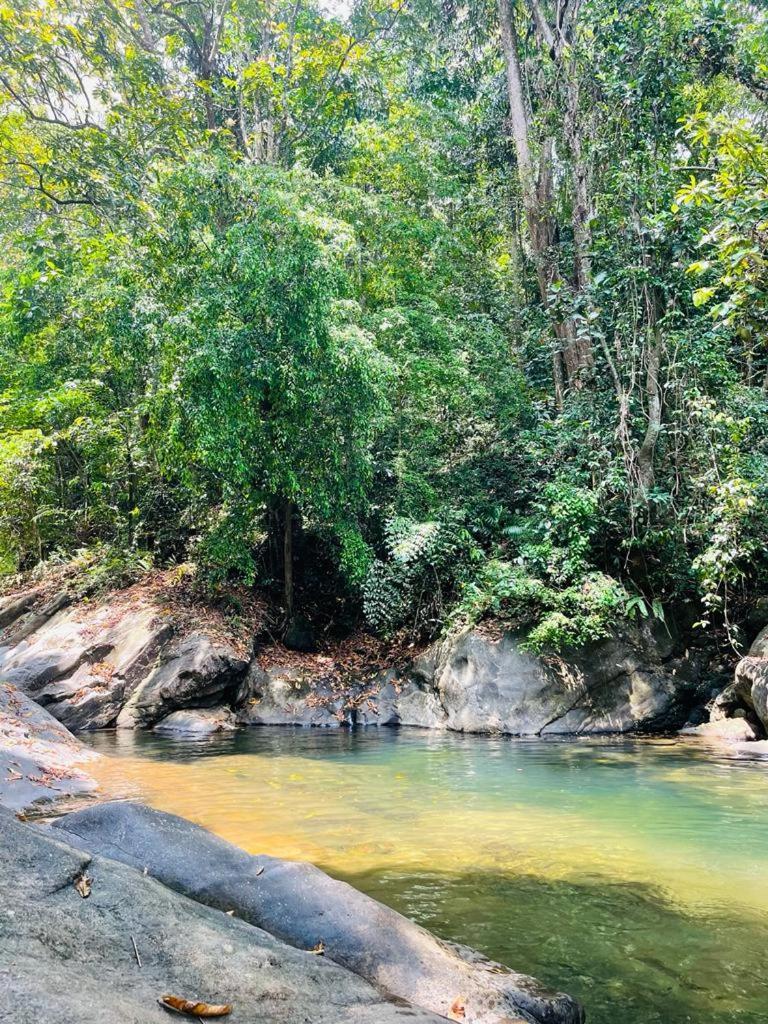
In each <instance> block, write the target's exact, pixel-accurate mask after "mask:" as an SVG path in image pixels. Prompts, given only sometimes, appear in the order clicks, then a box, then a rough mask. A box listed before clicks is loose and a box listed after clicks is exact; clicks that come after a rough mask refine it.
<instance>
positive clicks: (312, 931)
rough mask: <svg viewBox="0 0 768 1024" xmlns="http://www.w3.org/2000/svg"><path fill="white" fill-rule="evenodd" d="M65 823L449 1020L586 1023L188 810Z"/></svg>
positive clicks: (99, 850) (193, 893)
mask: <svg viewBox="0 0 768 1024" xmlns="http://www.w3.org/2000/svg"><path fill="white" fill-rule="evenodd" d="M54 827H55V830H56V831H57V832H58V834H60V835H61V836H62V838H64V839H65V840H66V841H68V842H70V843H72V844H73V845H76V846H80V847H82V848H83V849H85V850H88V851H89V852H91V853H93V854H99V855H101V856H104V857H111V858H114V859H115V860H120V861H122V862H124V863H126V864H130V865H132V866H134V867H136V868H139V869H140V870H142V871H147V872H148V873H149V874H150V875H151V876H153V877H154V878H156V879H158V880H159V881H160V882H162V883H163V885H166V886H168V887H170V888H172V889H175V890H176V891H177V892H180V893H184V894H185V895H187V896H190V897H191V898H192V899H195V900H197V901H199V902H201V903H205V904H208V905H209V906H212V907H218V908H220V909H222V910H226V911H234V912H235V914H236V915H237V917H239V918H242V919H243V920H244V921H247V922H249V923H250V924H251V925H255V926H257V927H259V928H263V929H265V930H266V931H268V932H270V933H271V934H273V935H276V936H277V937H278V938H280V939H282V940H283V941H285V942H288V943H290V944H291V945H292V946H295V947H297V948H298V949H313V948H317V947H318V945H319V944H320V943H322V946H323V947H324V951H325V958H326V959H327V960H332V961H334V962H335V963H337V964H339V965H341V966H343V967H345V968H347V969H348V970H350V971H353V972H355V973H356V974H358V975H360V977H362V978H364V979H365V980H366V981H368V982H370V983H371V984H373V985H375V986H376V988H377V989H378V990H379V991H383V992H385V993H388V994H389V995H391V996H396V997H400V998H401V999H405V1000H407V1001H408V1002H410V1003H413V1004H415V1005H418V1006H421V1007H423V1008H425V1009H427V1010H432V1011H434V1012H436V1013H439V1014H442V1015H443V1017H448V1016H452V1017H453V1018H454V1019H456V1018H457V1014H458V1013H459V1011H458V1010H457V1009H456V1007H457V1004H460V1005H461V1007H462V1009H461V1011H460V1012H461V1019H462V1020H465V1021H466V1022H467V1024H512V1022H521V1021H526V1020H527V1021H539V1022H542V1024H543V1022H547V1024H558V1022H563V1024H580V1022H582V1021H583V1019H584V1018H583V1012H582V1010H581V1008H580V1007H579V1005H578V1004H577V1003H576V1002H575V1001H574V1000H572V999H571V998H570V997H569V996H566V995H562V994H557V993H552V992H549V991H547V990H546V989H544V988H543V987H542V986H541V985H540V984H539V983H538V982H537V981H535V980H534V979H533V978H530V977H527V976H526V975H522V974H517V973H515V972H514V971H511V970H509V969H507V968H505V967H502V966H501V965H499V964H495V963H491V962H490V961H488V960H486V959H484V958H483V957H481V956H480V954H478V953H476V952H474V951H472V950H467V949H465V948H463V947H459V946H455V945H451V944H449V943H445V942H441V941H439V940H438V939H436V938H435V937H434V936H433V935H431V934H430V933H429V932H428V931H426V930H425V929H424V928H421V927H419V926H418V925H416V924H414V923H413V922H412V921H409V920H408V919H407V918H404V917H402V916H401V915H400V914H398V913H396V912H395V911H393V910H390V909H389V908H387V907H384V906H383V905H381V904H380V903H377V902H376V901H375V900H373V899H371V898H370V897H368V896H365V895H363V894H362V893H360V892H358V891H357V890H355V889H353V888H352V887H351V886H349V885H347V884H346V883H344V882H339V881H336V880H334V879H332V878H330V877H329V876H328V875H326V874H324V873H323V872H322V871H320V870H319V869H318V868H315V867H313V866H312V865H311V864H304V863H298V862H291V861H284V860H279V859H277V858H274V857H267V856H252V855H250V854H248V853H245V851H243V850H240V849H238V848H237V847H235V846H232V845H231V844H230V843H227V842H224V840H222V839H219V838H217V837H216V836H213V835H211V834H210V833H209V832H207V831H206V830H205V829H203V828H200V827H199V826H198V825H194V824H192V823H191V822H189V821H185V820H184V819H183V818H178V817H176V816H174V815H170V814H164V813H162V812H160V811H155V810H151V809H150V808H148V807H145V806H143V805H141V804H137V803H132V802H120V803H108V804H100V805H99V806H97V807H93V808H90V809H87V810H84V811H81V812H76V813H74V814H71V815H68V816H67V817H66V818H63V819H59V820H58V821H56V822H55V823H54ZM510 927H514V923H513V922H511V921H510ZM520 927H524V925H522V924H521V925H520ZM309 1019H311V1020H312V1021H313V1022H316V1021H317V1020H318V1018H317V1017H316V1016H315V1015H311V1016H310V1018H309Z"/></svg>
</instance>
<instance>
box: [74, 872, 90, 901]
mask: <svg viewBox="0 0 768 1024" xmlns="http://www.w3.org/2000/svg"><path fill="white" fill-rule="evenodd" d="M91 885H92V879H90V878H89V877H88V875H86V874H85V872H83V873H82V874H79V875H78V876H77V878H76V879H75V881H74V886H75V889H77V891H78V892H79V893H80V895H81V896H82V897H83V899H84V900H86V899H88V897H89V896H90V895H91Z"/></svg>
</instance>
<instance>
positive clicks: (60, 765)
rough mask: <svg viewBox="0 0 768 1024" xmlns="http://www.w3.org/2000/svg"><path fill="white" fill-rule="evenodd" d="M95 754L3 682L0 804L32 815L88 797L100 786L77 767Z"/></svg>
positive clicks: (0, 730) (0, 700) (0, 726)
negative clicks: (60, 802) (52, 805)
mask: <svg viewBox="0 0 768 1024" xmlns="http://www.w3.org/2000/svg"><path fill="white" fill-rule="evenodd" d="M96 756H97V755H96V754H95V753H93V752H90V751H86V750H85V748H84V747H83V746H82V744H81V743H80V742H79V741H78V740H77V739H75V737H74V736H73V735H72V733H70V732H69V730H68V729H66V728H65V727H64V726H63V725H61V723H60V722H57V721H56V719H55V718H53V717H52V716H51V715H49V714H48V712H47V711H45V710H44V709H43V708H41V707H39V706H38V705H37V704H35V702H34V701H33V700H31V699H30V698H29V697H27V696H26V695H25V694H23V693H22V692H21V691H20V690H17V689H16V687H15V686H12V685H11V684H10V683H0V804H1V805H3V806H5V807H10V808H12V809H13V810H15V811H29V810H32V809H34V808H36V807H39V806H40V805H44V804H48V803H50V802H52V801H54V800H63V799H74V798H77V797H83V796H90V795H91V794H92V793H93V792H94V791H95V789H96V782H95V781H94V780H93V779H92V778H91V777H90V776H89V775H87V774H86V773H85V772H84V771H83V770H82V769H81V768H80V767H79V764H80V763H82V762H84V761H87V760H89V759H91V758H94V757H96Z"/></svg>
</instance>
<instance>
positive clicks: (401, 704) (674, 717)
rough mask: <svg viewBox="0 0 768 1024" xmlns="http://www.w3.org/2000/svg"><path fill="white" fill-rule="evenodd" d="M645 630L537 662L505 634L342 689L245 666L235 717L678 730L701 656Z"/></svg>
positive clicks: (698, 692)
mask: <svg viewBox="0 0 768 1024" xmlns="http://www.w3.org/2000/svg"><path fill="white" fill-rule="evenodd" d="M674 653H675V649H674V644H673V641H672V640H671V638H670V637H669V636H668V635H667V634H666V633H665V632H664V631H661V632H656V633H654V632H652V631H651V629H650V628H648V627H644V628H641V627H638V628H635V629H632V630H627V631H625V633H623V634H622V635H620V636H616V637H615V638H614V639H612V640H609V641H606V642H605V643H602V644H597V645H594V646H593V647H592V648H590V649H588V650H582V651H579V652H576V653H574V654H573V655H572V656H570V657H569V658H568V659H567V660H566V659H562V658H543V657H536V656H534V655H532V654H528V653H526V652H525V651H523V650H521V647H520V644H519V642H518V641H517V640H516V639H515V638H514V637H512V636H510V635H508V634H507V635H505V636H503V637H502V638H501V639H500V640H492V639H489V638H488V637H486V636H484V635H483V634H482V633H480V632H478V631H469V632H466V633H464V634H463V635H462V636H460V637H458V638H452V639H450V640H448V641H445V642H443V643H440V644H436V645H435V646H433V647H432V648H431V649H430V650H428V651H427V652H426V653H425V654H422V655H420V656H419V657H417V658H416V659H415V660H414V661H413V662H412V664H411V665H410V666H409V667H408V668H407V669H405V670H403V671H395V670H389V671H387V672H382V673H380V674H378V675H377V676H375V677H374V678H373V679H370V680H366V681H357V682H355V683H350V684H348V685H347V686H344V687H342V686H339V685H338V684H336V685H333V684H331V683H329V682H328V680H326V679H323V678H322V677H320V678H312V676H311V675H309V674H308V673H307V672H306V671H303V672H302V671H301V670H299V669H296V668H280V667H275V668H270V669H269V670H268V671H264V670H262V669H261V668H260V667H259V666H258V664H257V663H255V662H254V663H253V664H252V666H251V668H250V671H249V673H248V679H247V686H246V687H245V689H244V690H243V692H242V695H241V696H242V700H243V704H242V707H241V710H240V711H239V712H238V720H239V721H240V722H242V723H243V724H248V725H324V726H338V725H341V724H350V725H403V726H418V727H421V728H427V729H451V730H454V731H456V732H471V733H503V734H510V735H518V736H531V735H533V736H539V735H568V734H590V733H617V732H619V733H621V732H652V731H660V730H672V729H676V728H679V727H680V726H681V725H683V724H684V723H685V722H686V721H687V719H688V717H689V715H690V713H691V711H692V709H693V708H695V707H696V706H699V705H701V704H703V703H705V701H706V700H707V699H708V698H709V697H710V696H711V695H712V684H711V682H708V681H706V679H705V677H704V672H703V668H704V665H703V660H702V659H701V658H700V657H698V656H694V655H691V654H687V655H684V656H681V657H675V656H674Z"/></svg>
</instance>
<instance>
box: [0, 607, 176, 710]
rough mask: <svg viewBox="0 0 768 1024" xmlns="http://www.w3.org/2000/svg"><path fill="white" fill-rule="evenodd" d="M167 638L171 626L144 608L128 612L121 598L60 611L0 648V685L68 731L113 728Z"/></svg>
mask: <svg viewBox="0 0 768 1024" xmlns="http://www.w3.org/2000/svg"><path fill="white" fill-rule="evenodd" d="M171 634H172V627H171V624H170V623H169V621H167V619H166V617H164V615H163V614H162V612H161V611H160V610H159V609H158V608H157V607H156V606H155V605H154V604H151V603H149V604H136V605H131V604H129V603H127V602H125V600H124V598H123V599H121V600H115V601H114V602H103V603H98V604H94V605H90V604H88V603H81V604H78V605H74V606H68V607H64V608H61V609H60V610H59V611H56V612H54V614H53V615H51V616H50V617H49V618H47V619H46V620H45V621H43V622H40V623H39V624H38V625H37V627H36V628H35V629H34V630H33V631H32V632H30V633H29V634H28V635H27V636H26V637H25V638H24V639H22V640H20V641H18V642H17V643H15V645H13V646H7V647H5V648H2V649H0V678H3V679H6V680H8V681H9V682H11V683H13V684H14V685H15V686H18V687H19V689H21V690H23V691H24V692H25V693H27V694H29V695H30V696H31V697H32V698H33V699H34V700H36V701H37V702H38V703H39V704H42V705H43V706H45V707H47V708H49V709H50V711H51V713H52V714H53V715H55V717H56V718H58V719H59V721H61V722H63V723H64V724H65V725H67V726H68V727H69V728H70V729H75V730H77V729H98V728H103V727H105V726H109V725H113V724H114V722H115V719H116V718H117V716H118V714H119V713H120V709H121V708H122V706H123V704H124V703H125V701H126V699H127V697H128V695H129V694H130V693H132V692H133V689H134V688H135V687H136V686H137V685H138V684H139V682H140V681H141V680H142V679H143V678H144V677H145V676H146V675H147V673H148V672H149V671H150V669H151V667H152V665H153V664H154V662H155V659H156V658H157V655H158V653H159V652H160V650H161V648H162V646H163V644H164V643H165V642H166V641H167V640H168V638H169V637H170V636H171ZM16 638H18V633H16ZM13 639H14V635H13V634H11V635H10V636H9V637H6V638H5V640H6V641H7V642H9V643H10V642H11V641H12V640H13Z"/></svg>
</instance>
